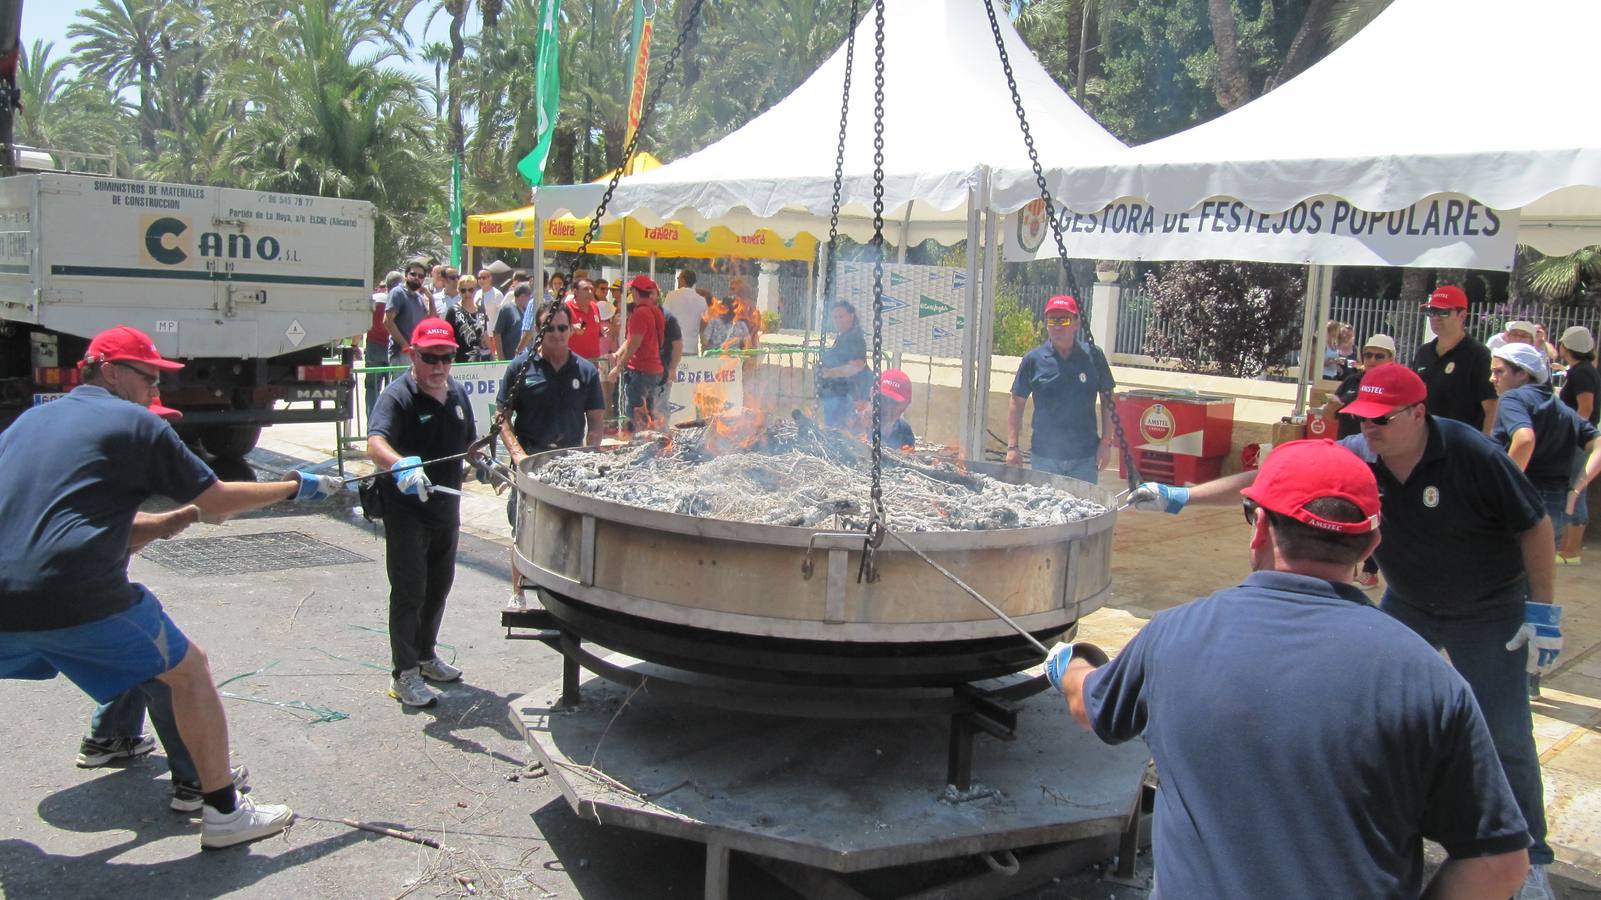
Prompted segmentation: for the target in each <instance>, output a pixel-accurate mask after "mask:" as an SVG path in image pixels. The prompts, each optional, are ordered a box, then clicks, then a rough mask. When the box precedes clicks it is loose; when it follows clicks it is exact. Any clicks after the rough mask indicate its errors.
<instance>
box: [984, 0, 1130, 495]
mask: <svg viewBox="0 0 1601 900" xmlns="http://www.w3.org/2000/svg"><path fill="white" fill-rule="evenodd" d="M984 10H985V11H986V12H987V13H989V20H990V34H991V35H992V36H994V38H995V49H996V50H997V51H999V53H1000V57H1001V69H1002V71H1004V72H1005V73H1006V86H1007V88H1009V89H1010V90H1011V92H1012V108H1013V110H1014V111H1016V113H1017V124H1018V126H1019V127H1020V128H1022V130H1023V145H1024V146H1025V147H1027V148H1028V161H1029V164H1030V165H1032V166H1033V167H1034V184H1035V185H1036V186H1037V187H1038V188H1039V191H1040V201H1041V202H1042V203H1044V204H1045V221H1047V222H1049V223H1050V226H1051V236H1052V237H1054V238H1055V239H1056V254H1057V258H1058V260H1059V261H1060V262H1061V264H1062V271H1063V272H1064V273H1065V274H1066V275H1067V287H1068V290H1069V291H1070V292H1072V294H1073V295H1074V296H1075V297H1077V296H1078V284H1077V281H1076V280H1075V279H1074V278H1073V267H1072V266H1070V265H1068V261H1067V242H1066V241H1064V240H1063V239H1062V223H1061V222H1060V221H1059V220H1058V219H1057V218H1056V200H1055V198H1053V197H1052V196H1051V189H1050V187H1049V186H1048V185H1047V184H1046V183H1045V170H1044V168H1042V167H1041V166H1040V155H1039V151H1037V150H1036V149H1034V135H1033V134H1032V133H1031V132H1030V131H1029V127H1028V116H1027V115H1026V114H1025V113H1024V112H1023V97H1022V95H1021V94H1019V93H1018V90H1017V78H1016V77H1014V76H1013V74H1012V58H1011V56H1010V55H1008V54H1007V52H1006V41H1005V39H1004V38H1002V37H1001V24H1000V22H999V21H998V20H997V19H996V18H995V5H994V3H993V2H992V0H984ZM1079 299H1080V305H1081V310H1080V318H1079V330H1078V333H1079V334H1080V335H1083V337H1084V343H1085V344H1087V345H1088V346H1089V349H1090V352H1091V354H1092V355H1093V353H1094V351H1095V349H1096V346H1095V334H1094V332H1093V331H1091V329H1090V326H1089V323H1088V322H1086V321H1084V318H1083V310H1086V309H1088V308H1089V304H1088V303H1087V302H1085V301H1087V300H1088V298H1079ZM1101 410H1102V414H1103V416H1105V417H1107V418H1110V419H1111V420H1112V430H1113V432H1114V433H1115V434H1116V435H1117V446H1118V451H1119V452H1120V453H1121V454H1122V459H1123V464H1124V466H1125V467H1127V469H1128V483H1129V487H1130V488H1133V487H1136V486H1138V485H1139V482H1140V473H1139V469H1138V467H1137V466H1136V464H1135V461H1134V452H1133V450H1132V449H1131V448H1130V447H1129V443H1128V435H1127V434H1126V433H1125V432H1124V431H1123V417H1122V416H1119V415H1118V414H1117V411H1116V407H1115V406H1114V404H1113V400H1112V392H1111V390H1103V391H1101Z"/></svg>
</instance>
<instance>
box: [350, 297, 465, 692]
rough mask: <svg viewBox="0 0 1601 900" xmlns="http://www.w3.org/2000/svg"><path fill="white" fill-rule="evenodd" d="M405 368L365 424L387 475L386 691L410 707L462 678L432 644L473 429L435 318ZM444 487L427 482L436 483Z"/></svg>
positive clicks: (419, 334) (448, 337)
mask: <svg viewBox="0 0 1601 900" xmlns="http://www.w3.org/2000/svg"><path fill="white" fill-rule="evenodd" d="M411 347H412V354H411V369H410V370H408V371H407V372H405V373H404V374H402V375H401V376H400V377H399V378H396V379H395V380H394V381H392V382H390V383H389V387H387V388H384V392H383V395H382V396H380V397H379V398H378V403H377V405H376V406H374V407H373V411H372V423H371V425H370V426H369V427H368V429H367V456H368V457H370V458H371V459H372V461H373V464H374V465H376V466H377V467H378V468H379V469H381V470H384V471H388V472H393V473H394V477H392V478H379V479H377V489H378V492H379V495H380V496H381V497H382V498H383V519H384V560H385V564H386V567H387V569H388V573H389V654H390V661H391V663H392V665H393V672H392V680H391V681H390V683H389V696H391V697H393V698H394V699H396V700H399V701H400V702H401V703H403V704H405V705H407V706H433V705H434V703H436V702H438V700H439V695H438V694H437V693H435V692H434V691H433V689H431V688H429V687H428V685H427V684H426V683H425V681H424V680H425V679H426V680H427V681H433V682H438V683H446V682H452V681H457V680H459V679H460V678H461V670H460V669H458V668H456V667H455V666H454V665H451V664H450V663H449V662H446V661H445V660H442V659H440V658H439V656H438V654H437V653H436V652H435V648H436V644H437V642H438V639H439V627H440V625H441V624H442V623H443V622H444V619H445V599H446V598H447V597H448V596H449V595H450V586H451V584H452V583H453V582H454V581H455V579H456V542H457V539H458V537H459V534H460V531H461V494H460V492H461V481H462V479H461V473H462V466H463V463H462V461H461V460H459V459H455V460H450V461H448V462H434V463H430V464H428V465H426V466H424V465H423V460H439V459H444V458H446V457H450V456H457V455H459V454H462V453H465V452H466V451H467V445H468V444H470V443H472V441H473V438H474V436H475V435H476V434H477V426H476V424H475V423H474V422H473V409H472V404H471V402H470V401H469V400H468V399H467V392H466V391H465V390H463V389H462V386H461V384H460V383H458V382H457V381H456V379H454V378H451V377H450V366H451V363H453V362H454V361H455V359H456V350H457V345H456V332H455V329H453V328H451V327H450V323H449V322H446V321H445V320H444V319H440V318H437V317H436V318H427V319H423V320H422V321H421V322H418V323H417V327H416V328H415V329H414V330H413V331H412V333H411ZM436 485H437V486H440V487H443V488H445V489H446V490H445V491H438V492H436V491H435V490H434V488H435V486H436Z"/></svg>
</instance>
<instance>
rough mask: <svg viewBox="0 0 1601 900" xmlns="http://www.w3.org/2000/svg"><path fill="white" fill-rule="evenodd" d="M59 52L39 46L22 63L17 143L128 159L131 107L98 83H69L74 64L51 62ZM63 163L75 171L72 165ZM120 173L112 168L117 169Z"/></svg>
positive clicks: (19, 64) (42, 43) (44, 44)
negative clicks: (70, 69)
mask: <svg viewBox="0 0 1601 900" xmlns="http://www.w3.org/2000/svg"><path fill="white" fill-rule="evenodd" d="M54 49H55V45H54V44H53V43H49V42H46V41H34V42H33V46H32V47H30V48H29V49H28V50H27V51H26V52H24V53H22V54H21V57H20V59H19V60H18V62H17V89H18V91H19V92H20V93H21V101H22V103H21V108H20V109H18V110H17V117H16V123H15V129H16V134H15V136H16V140H17V142H18V143H22V144H30V145H32V146H35V147H41V148H45V149H49V150H77V151H80V152H83V153H110V154H112V155H113V157H114V158H115V157H118V156H123V154H124V153H125V152H126V151H128V150H129V149H131V148H129V147H128V146H127V144H128V143H129V141H130V139H131V138H133V136H134V123H133V121H132V117H131V116H130V115H129V111H128V108H127V105H126V104H124V103H123V102H122V101H121V100H119V99H117V97H116V96H115V95H113V94H112V93H111V92H110V91H108V90H106V88H105V87H104V86H102V85H100V84H99V83H97V82H94V81H90V80H84V79H71V78H68V77H67V66H68V65H70V63H71V60H70V58H67V59H51V58H50V54H51V52H52V51H53V50H54ZM123 158H128V157H127V156H123ZM58 162H59V163H61V164H63V165H65V166H66V167H68V168H76V166H75V165H74V163H73V162H72V160H70V159H62V160H58ZM117 168H119V166H117V165H116V163H113V169H114V170H115V169H117ZM113 174H115V172H113Z"/></svg>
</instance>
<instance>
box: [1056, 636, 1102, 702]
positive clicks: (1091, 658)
mask: <svg viewBox="0 0 1601 900" xmlns="http://www.w3.org/2000/svg"><path fill="white" fill-rule="evenodd" d="M1075 659H1082V660H1084V661H1085V662H1088V663H1089V664H1090V665H1092V666H1104V665H1106V663H1107V656H1106V651H1105V650H1102V649H1101V648H1099V647H1097V646H1095V645H1094V644H1091V643H1087V642H1084V641H1079V642H1077V643H1072V644H1057V645H1056V646H1055V647H1052V648H1051V652H1050V653H1049V654H1048V655H1047V656H1046V657H1045V677H1046V678H1047V679H1048V680H1049V681H1050V682H1051V686H1052V687H1054V688H1056V689H1057V690H1058V691H1060V690H1061V689H1062V679H1063V678H1065V677H1066V676H1067V666H1068V664H1069V663H1071V662H1072V661H1073V660H1075Z"/></svg>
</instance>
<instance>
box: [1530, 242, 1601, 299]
mask: <svg viewBox="0 0 1601 900" xmlns="http://www.w3.org/2000/svg"><path fill="white" fill-rule="evenodd" d="M1516 280H1517V282H1518V285H1517V286H1518V287H1519V288H1521V289H1523V290H1527V291H1528V292H1529V293H1530V294H1533V295H1534V296H1535V298H1537V299H1540V300H1568V299H1571V298H1572V297H1573V296H1574V295H1575V294H1578V293H1580V292H1581V291H1583V292H1585V293H1588V294H1592V295H1593V294H1595V293H1596V291H1597V288H1601V247H1586V248H1584V249H1583V250H1580V251H1578V252H1577V253H1571V254H1569V255H1567V256H1546V255H1544V254H1542V253H1540V252H1539V251H1537V250H1535V249H1533V248H1532V247H1526V246H1519V247H1518V265H1517V274H1516Z"/></svg>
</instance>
